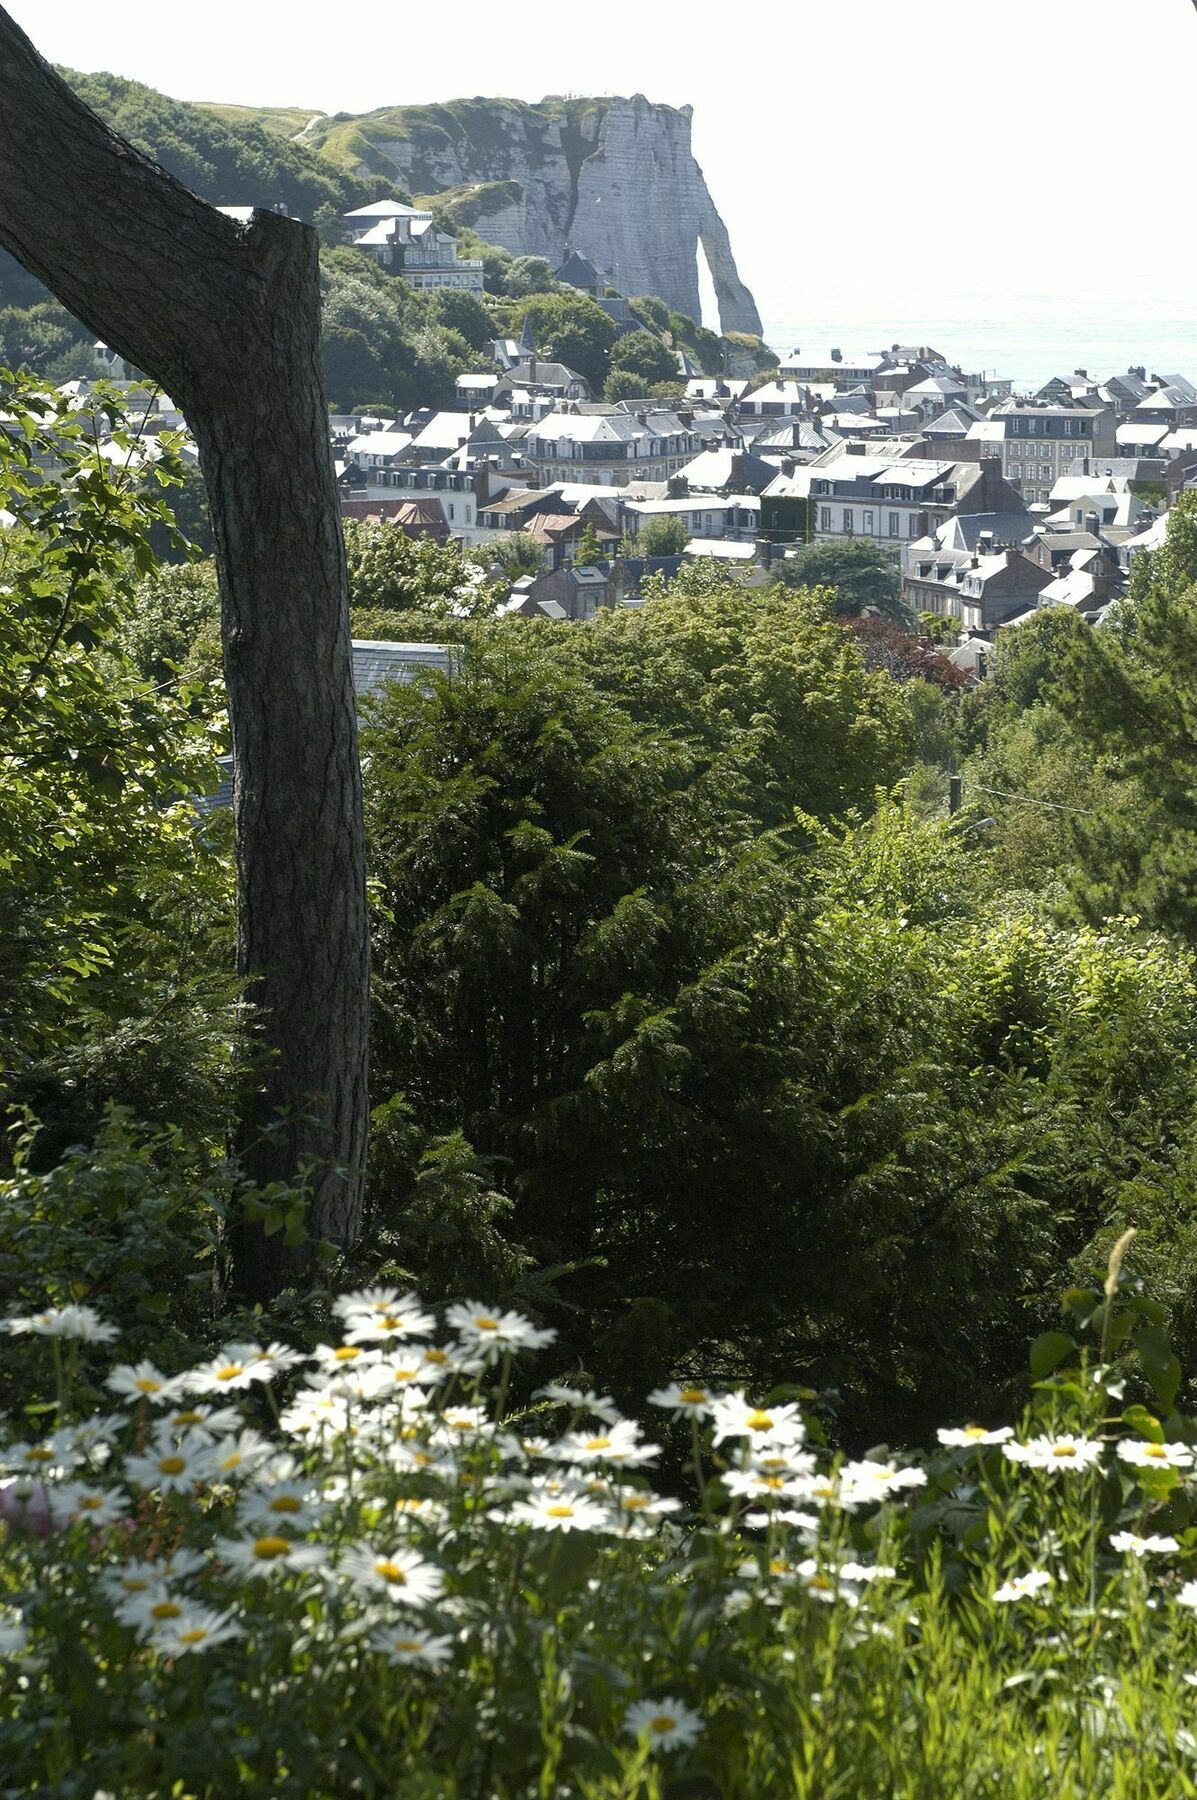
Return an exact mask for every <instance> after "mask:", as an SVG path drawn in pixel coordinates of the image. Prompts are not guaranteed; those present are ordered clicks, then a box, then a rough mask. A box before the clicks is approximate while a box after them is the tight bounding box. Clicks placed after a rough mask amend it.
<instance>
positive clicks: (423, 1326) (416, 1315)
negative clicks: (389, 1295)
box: [341, 1294, 436, 1344]
mask: <svg viewBox="0 0 1197 1800" xmlns="http://www.w3.org/2000/svg"><path fill="white" fill-rule="evenodd" d="M341 1316H342V1317H343V1318H344V1321H345V1342H346V1343H347V1344H370V1343H400V1342H402V1341H404V1340H405V1339H410V1338H426V1337H428V1336H429V1335H430V1334H431V1333H432V1332H433V1331H435V1329H436V1320H435V1319H434V1318H433V1316H432V1314H431V1313H429V1312H425V1311H424V1310H423V1308H422V1307H421V1305H420V1299H419V1296H418V1295H417V1294H404V1295H402V1296H401V1297H400V1298H399V1299H397V1300H396V1301H394V1303H393V1304H391V1305H389V1306H372V1307H362V1308H355V1309H354V1310H353V1311H352V1312H348V1313H344V1314H342V1315H341Z"/></svg>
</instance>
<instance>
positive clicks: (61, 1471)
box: [0, 1431, 79, 1481]
mask: <svg viewBox="0 0 1197 1800" xmlns="http://www.w3.org/2000/svg"><path fill="white" fill-rule="evenodd" d="M78 1462H79V1453H78V1451H77V1450H76V1449H75V1447H74V1445H73V1444H71V1443H70V1442H68V1440H67V1437H66V1434H65V1433H64V1432H61V1431H56V1432H54V1433H53V1434H52V1436H50V1437H46V1438H38V1439H37V1440H36V1442H33V1443H26V1442H25V1441H24V1440H19V1441H18V1442H17V1443H15V1444H5V1446H4V1448H3V1450H0V1468H3V1469H4V1470H5V1471H6V1472H7V1473H9V1474H12V1475H29V1476H38V1477H39V1478H41V1479H42V1480H45V1481H58V1480H60V1479H61V1478H62V1477H63V1476H64V1475H67V1474H69V1473H70V1471H71V1470H72V1469H74V1468H75V1467H76V1466H77V1465H78Z"/></svg>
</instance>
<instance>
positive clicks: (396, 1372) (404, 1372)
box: [391, 1369, 420, 1381]
mask: <svg viewBox="0 0 1197 1800" xmlns="http://www.w3.org/2000/svg"><path fill="white" fill-rule="evenodd" d="M419 1372H420V1371H419V1370H418V1369H392V1370H391V1376H392V1379H393V1380H395V1381H414V1380H415V1378H416V1376H417V1375H418V1374H419Z"/></svg>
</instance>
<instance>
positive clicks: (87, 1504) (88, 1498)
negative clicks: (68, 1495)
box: [78, 1494, 104, 1512]
mask: <svg viewBox="0 0 1197 1800" xmlns="http://www.w3.org/2000/svg"><path fill="white" fill-rule="evenodd" d="M78 1504H79V1511H80V1512H98V1511H99V1510H100V1508H101V1507H102V1506H103V1504H104V1501H103V1498H102V1496H101V1495H99V1494H84V1495H83V1497H82V1499H81V1500H80V1501H79V1503H78Z"/></svg>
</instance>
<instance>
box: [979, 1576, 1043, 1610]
mask: <svg viewBox="0 0 1197 1800" xmlns="http://www.w3.org/2000/svg"><path fill="white" fill-rule="evenodd" d="M1051 1582H1052V1578H1051V1576H1050V1575H1049V1574H1048V1573H1047V1571H1046V1569H1032V1570H1030V1572H1029V1573H1028V1574H1026V1575H1014V1576H1012V1577H1011V1578H1010V1580H1009V1581H1003V1583H1002V1585H1001V1587H1000V1588H998V1590H997V1592H996V1593H995V1594H994V1596H993V1597H994V1600H995V1601H996V1602H997V1604H998V1605H999V1606H1006V1605H1009V1604H1010V1602H1011V1601H1014V1600H1033V1599H1034V1597H1035V1595H1036V1594H1038V1593H1040V1592H1041V1591H1042V1589H1044V1588H1046V1587H1050V1586H1051Z"/></svg>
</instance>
